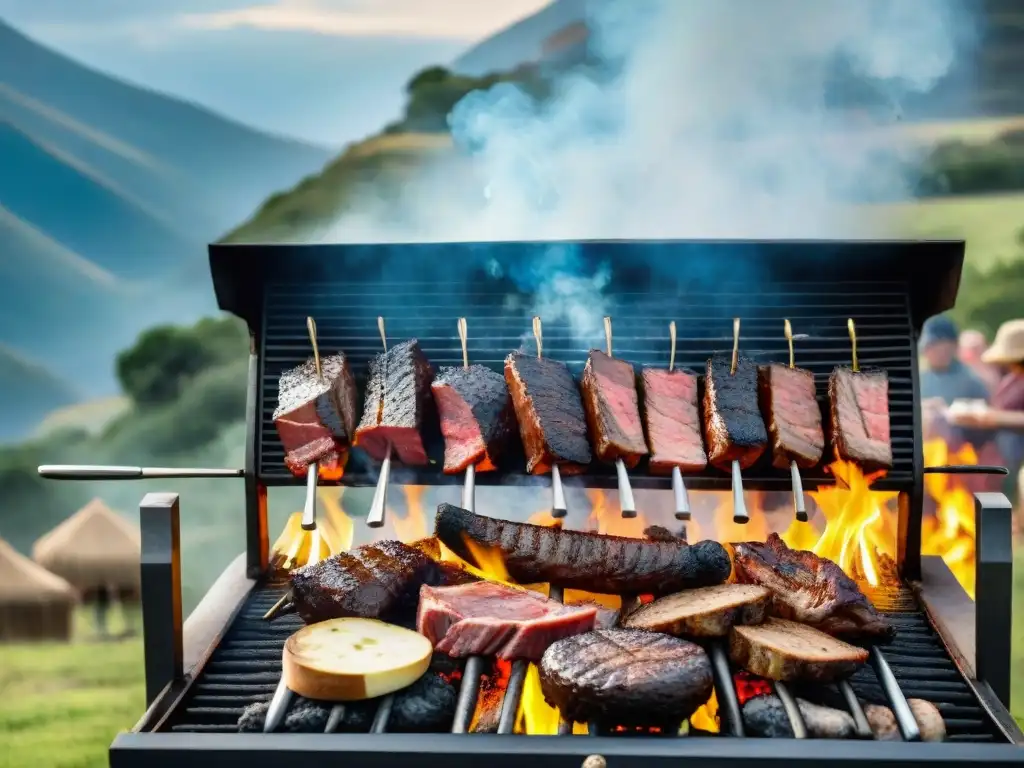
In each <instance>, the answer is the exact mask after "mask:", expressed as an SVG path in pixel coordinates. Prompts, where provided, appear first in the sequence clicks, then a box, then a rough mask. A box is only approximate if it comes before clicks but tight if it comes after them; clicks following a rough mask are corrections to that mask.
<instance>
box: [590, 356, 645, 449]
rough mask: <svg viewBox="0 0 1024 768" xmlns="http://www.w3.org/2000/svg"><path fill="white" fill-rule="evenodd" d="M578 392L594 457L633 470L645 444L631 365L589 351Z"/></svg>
mask: <svg viewBox="0 0 1024 768" xmlns="http://www.w3.org/2000/svg"><path fill="white" fill-rule="evenodd" d="M580 391H581V392H582V394H583V410H584V411H585V412H586V415H587V427H588V429H589V430H590V440H591V442H592V444H593V446H594V453H595V454H596V455H597V458H598V459H599V460H600V461H604V462H608V463H613V462H615V460H616V459H622V463H623V464H625V465H626V466H627V467H629V468H631V469H632V468H633V467H635V466H636V465H637V462H639V461H640V459H642V458H643V457H644V456H646V455H647V444H646V443H645V442H644V428H643V425H642V424H641V423H640V403H639V398H638V397H637V394H636V373H635V372H634V371H633V366H632V365H630V364H629V363H627V362H626V361H625V360H618V359H616V358H614V357H609V356H608V355H606V354H605V353H604V352H602V351H600V350H598V349H592V350H590V357H589V358H587V364H586V365H585V366H584V368H583V376H582V378H581V379H580Z"/></svg>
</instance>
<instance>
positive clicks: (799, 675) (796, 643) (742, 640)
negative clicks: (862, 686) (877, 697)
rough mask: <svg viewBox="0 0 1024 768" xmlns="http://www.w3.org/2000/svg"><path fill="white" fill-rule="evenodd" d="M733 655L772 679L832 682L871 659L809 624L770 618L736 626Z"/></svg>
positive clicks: (731, 638)
mask: <svg viewBox="0 0 1024 768" xmlns="http://www.w3.org/2000/svg"><path fill="white" fill-rule="evenodd" d="M729 658H730V659H732V661H733V663H734V664H736V665H737V666H739V667H743V668H744V669H745V670H747V671H748V672H751V673H752V674H755V675H758V676H760V677H767V678H768V679H769V680H781V681H785V682H789V681H803V682H812V683H830V682H832V681H834V680H841V679H843V678H845V677H849V676H850V675H852V674H853V673H854V672H856V671H857V670H858V669H859V668H860V667H861V665H863V664H864V662H866V661H867V660H868V652H867V651H866V650H865V649H864V648H858V647H857V646H855V645H850V644H849V643H844V642H843V641H842V640H837V639H836V638H834V637H832V636H831V635H826V634H825V633H824V632H820V631H818V630H817V629H814V628H813V627H808V626H807V625H806V624H800V623H798V622H795V621H788V620H786V619H776V618H770V619H768V620H767V621H765V622H764V623H763V624H754V625H751V626H737V627H733V628H732V631H731V632H730V633H729Z"/></svg>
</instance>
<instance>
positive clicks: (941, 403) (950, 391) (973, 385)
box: [919, 315, 989, 448]
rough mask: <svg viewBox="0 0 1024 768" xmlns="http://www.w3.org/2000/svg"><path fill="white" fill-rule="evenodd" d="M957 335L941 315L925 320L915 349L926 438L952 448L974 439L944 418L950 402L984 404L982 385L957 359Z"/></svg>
mask: <svg viewBox="0 0 1024 768" xmlns="http://www.w3.org/2000/svg"><path fill="white" fill-rule="evenodd" d="M959 338H960V333H959V330H958V329H957V327H956V323H954V322H953V321H952V320H950V319H949V318H948V317H943V316H941V315H939V316H936V317H932V318H929V319H928V320H927V321H925V324H924V327H923V328H922V329H921V340H920V342H919V349H920V350H921V357H922V359H923V362H924V366H923V368H924V369H923V370H922V371H921V405H922V411H923V413H922V415H923V418H924V432H925V436H926V437H942V438H943V439H944V440H945V441H946V442H947V443H949V444H950V445H952V446H953V447H955V448H956V447H959V446H960V445H962V444H963V443H975V444H976V441H977V439H978V435H976V434H973V433H972V432H970V430H968V429H964V428H959V427H955V426H951V425H950V424H949V422H948V421H947V420H946V419H945V418H944V416H945V412H946V409H947V408H948V407H949V405H950V404H952V402H953V401H954V400H988V394H989V393H988V388H987V387H986V386H985V384H984V382H982V380H981V379H979V378H978V376H977V375H976V374H975V373H974V372H973V371H972V370H971V369H970V368H968V367H967V366H966V365H964V364H963V363H962V362H961V361H960V359H959V358H958V357H957V344H958V342H959Z"/></svg>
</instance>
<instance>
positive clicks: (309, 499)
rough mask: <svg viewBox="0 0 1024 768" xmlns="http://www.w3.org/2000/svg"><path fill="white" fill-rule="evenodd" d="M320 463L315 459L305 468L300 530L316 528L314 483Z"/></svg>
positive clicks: (318, 477)
mask: <svg viewBox="0 0 1024 768" xmlns="http://www.w3.org/2000/svg"><path fill="white" fill-rule="evenodd" d="M319 479H320V465H319V464H317V463H316V462H315V461H314V462H313V463H312V464H310V465H309V467H307V468H306V506H305V507H303V508H302V530H304V531H315V530H316V483H317V480H319Z"/></svg>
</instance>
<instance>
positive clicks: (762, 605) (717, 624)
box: [622, 584, 771, 637]
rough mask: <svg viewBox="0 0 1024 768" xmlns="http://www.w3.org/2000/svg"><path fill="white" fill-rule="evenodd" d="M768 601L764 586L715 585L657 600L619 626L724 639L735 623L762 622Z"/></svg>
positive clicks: (643, 606) (769, 597)
mask: <svg viewBox="0 0 1024 768" xmlns="http://www.w3.org/2000/svg"><path fill="white" fill-rule="evenodd" d="M770 602H771V592H769V591H768V590H767V589H765V588H764V587H758V586H756V585H753V584H718V585H717V586H714V587H701V588H700V589H688V590H686V591H685V592H677V593H675V594H674V595H666V596H665V597H659V598H658V599H657V600H655V601H654V602H652V603H647V604H646V605H641V606H640V607H639V608H637V609H636V610H635V611H633V612H632V613H631V614H629V616H627V617H626V618H625V619H624V620H623V622H622V626H624V627H633V628H634V629H646V630H648V631H650V632H663V633H665V634H666V635H675V636H676V637H725V636H726V635H728V634H729V630H730V629H731V628H732V627H734V626H736V625H738V624H760V623H761V622H762V621H764V619H765V616H766V615H767V614H768V605H769V603H770Z"/></svg>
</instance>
